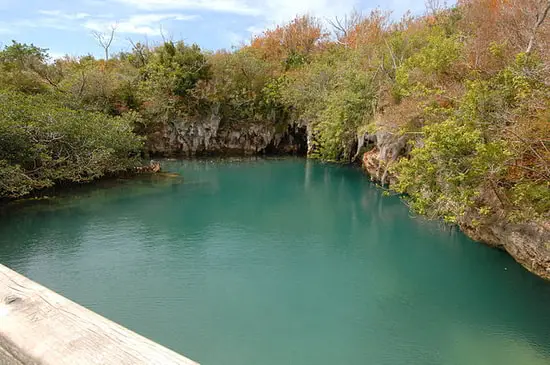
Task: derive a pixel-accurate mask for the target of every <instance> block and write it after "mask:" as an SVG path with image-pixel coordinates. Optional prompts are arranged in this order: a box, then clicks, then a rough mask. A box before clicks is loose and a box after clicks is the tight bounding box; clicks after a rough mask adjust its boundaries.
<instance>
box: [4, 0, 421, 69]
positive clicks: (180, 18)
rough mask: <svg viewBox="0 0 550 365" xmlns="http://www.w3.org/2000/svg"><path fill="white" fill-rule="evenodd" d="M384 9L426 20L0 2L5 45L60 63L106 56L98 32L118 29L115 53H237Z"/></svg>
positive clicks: (286, 7)
mask: <svg viewBox="0 0 550 365" xmlns="http://www.w3.org/2000/svg"><path fill="white" fill-rule="evenodd" d="M376 8H380V9H383V10H393V12H394V13H393V16H394V17H399V16H401V15H402V14H403V13H404V12H405V11H406V10H411V11H412V12H413V13H416V14H418V13H422V12H423V11H424V8H425V0H385V1H384V0H46V1H45V0H0V46H1V47H2V48H3V47H4V46H5V45H8V44H10V43H11V41H12V40H16V41H18V42H24V43H33V44H35V45H36V46H39V47H42V48H47V49H48V50H49V54H50V55H51V56H52V57H54V58H56V57H61V56H63V55H65V54H68V55H71V56H80V55H85V54H90V53H91V54H94V55H96V56H101V54H102V49H101V48H100V47H99V45H98V44H97V42H96V40H95V39H94V37H93V32H94V31H96V32H106V31H108V30H109V29H110V27H111V26H113V25H115V24H116V33H115V40H114V42H113V45H112V48H111V50H112V52H113V51H114V52H116V51H127V50H130V49H131V46H130V42H129V39H131V40H133V41H134V42H137V41H142V42H143V41H147V42H148V43H149V44H154V43H156V42H159V41H161V40H162V39H163V38H162V37H164V38H165V39H173V40H180V39H181V40H184V41H185V42H187V43H197V44H198V45H200V46H201V47H202V48H203V49H207V50H215V49H221V48H226V49H231V47H233V46H238V45H240V44H241V43H242V42H247V41H249V40H250V38H251V36H252V35H254V34H257V33H259V32H261V31H262V30H264V29H266V28H270V27H273V26H274V25H275V24H280V23H282V22H286V21H289V20H291V19H292V18H294V16H296V15H298V14H310V15H314V16H318V17H319V18H321V19H324V20H326V19H334V17H335V16H339V17H342V16H343V15H345V14H348V13H350V12H351V11H353V10H354V9H355V10H357V11H360V12H363V13H368V12H370V11H371V10H373V9H376ZM112 52H111V53H112Z"/></svg>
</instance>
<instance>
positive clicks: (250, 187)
mask: <svg viewBox="0 0 550 365" xmlns="http://www.w3.org/2000/svg"><path fill="white" fill-rule="evenodd" d="M163 167H164V168H165V169H167V170H169V171H171V172H174V173H178V174H180V175H181V176H183V180H182V179H180V178H177V177H176V178H174V177H171V178H161V177H158V178H157V177H153V178H146V177H143V178H140V179H135V180H125V181H118V182H109V183H106V184H100V185H97V186H94V187H86V188H80V189H75V190H72V191H70V192H68V193H65V194H63V195H62V196H59V197H56V198H52V199H49V200H46V201H40V202H30V203H25V204H19V205H17V206H15V207H13V206H12V207H9V208H7V209H4V211H3V214H2V215H1V216H0V261H1V262H2V263H3V264H6V265H8V266H10V267H12V268H14V269H15V270H17V271H19V272H21V273H23V274H25V275H27V276H29V277H31V278H32V279H34V280H37V281H38V282H40V283H42V284H44V285H46V286H48V287H50V288H52V289H54V290H57V291H59V292H61V293H62V294H64V295H66V296H68V297H69V298H71V299H73V300H75V301H77V302H79V303H81V304H83V305H85V306H87V307H89V308H91V309H93V310H95V311H97V312H99V313H102V314H104V315H105V316H107V317H109V318H111V319H113V320H115V321H117V322H120V323H122V324H123V325H125V326H127V327H130V328H132V329H134V330H136V331H138V332H139V333H142V334H144V335H146V336H147V337H150V338H152V339H154V340H156V341H158V342H160V343H162V344H164V345H166V346H168V347H170V348H173V349H174V350H176V351H179V352H182V353H185V354H186V355H187V356H190V357H192V358H194V359H196V360H198V361H200V362H201V363H202V364H205V365H208V364H211V365H214V364H224V365H232V364H239V365H240V364H265V365H270V364H306V365H307V364H316V365H322V364H334V363H338V364H358V363H368V364H422V365H424V364H468V365H471V364H480V365H481V364H504V365H506V364H510V365H512V364H513V365H516V364H548V363H550V341H548V338H550V311H548V303H550V284H548V283H546V282H543V281H542V280H539V279H538V278H536V277H534V276H533V275H531V274H529V273H527V272H526V271H525V270H523V269H522V268H521V267H520V266H519V265H517V264H516V263H515V262H513V260H512V259H511V258H510V257H508V256H507V255H506V254H504V253H503V252H500V251H496V250H493V249H490V248H488V247H486V246H483V245H480V244H477V243H474V242H472V241H470V240H469V239H467V238H466V237H465V236H464V235H462V234H461V233H460V232H457V231H456V230H454V229H451V228H449V227H445V226H443V225H441V224H439V223H436V222H426V221H424V220H422V219H420V218H415V217H411V216H410V214H409V212H408V211H407V208H406V207H405V206H404V205H403V203H402V202H400V201H399V199H398V198H397V197H383V196H382V195H381V192H380V191H379V190H378V189H377V188H376V187H374V186H373V185H371V184H370V183H369V181H368V179H367V178H366V177H365V176H363V175H362V173H361V172H360V171H357V170H355V169H352V168H346V167H339V166H333V165H323V164H320V163H316V162H312V161H304V160H300V159H283V160H257V159H255V160H243V159H237V160H231V159H230V160H214V161H210V160H199V161H165V162H164V164H163Z"/></svg>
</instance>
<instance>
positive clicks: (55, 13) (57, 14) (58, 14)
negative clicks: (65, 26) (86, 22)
mask: <svg viewBox="0 0 550 365" xmlns="http://www.w3.org/2000/svg"><path fill="white" fill-rule="evenodd" d="M38 12H39V13H40V14H42V15H47V16H50V17H54V18H58V19H66V20H79V19H84V18H88V17H90V14H88V13H65V12H63V11H61V10H39V11H38Z"/></svg>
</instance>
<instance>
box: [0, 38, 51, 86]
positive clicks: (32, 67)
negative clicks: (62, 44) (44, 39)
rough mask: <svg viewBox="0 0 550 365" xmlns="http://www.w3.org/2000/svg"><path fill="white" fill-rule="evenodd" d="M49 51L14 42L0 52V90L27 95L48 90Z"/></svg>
mask: <svg viewBox="0 0 550 365" xmlns="http://www.w3.org/2000/svg"><path fill="white" fill-rule="evenodd" d="M47 59H48V54H47V50H46V49H43V48H38V47H36V46H35V45H33V44H31V45H27V44H22V43H18V42H16V41H12V44H11V45H9V46H5V47H4V49H3V50H2V51H0V89H12V90H17V91H22V92H27V93H40V92H44V91H46V90H47V74H48V66H47V65H46V64H45V62H46V60H47Z"/></svg>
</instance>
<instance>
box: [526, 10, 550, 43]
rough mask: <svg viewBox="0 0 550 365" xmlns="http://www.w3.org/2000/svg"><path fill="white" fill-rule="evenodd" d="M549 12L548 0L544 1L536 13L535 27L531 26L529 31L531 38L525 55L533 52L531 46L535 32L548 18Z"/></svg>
mask: <svg viewBox="0 0 550 365" xmlns="http://www.w3.org/2000/svg"><path fill="white" fill-rule="evenodd" d="M549 12H550V0H546V1H545V4H544V7H543V8H542V9H541V11H540V12H539V13H537V20H536V22H535V25H534V26H533V30H532V31H531V37H530V38H529V45H528V46H527V49H526V50H525V53H531V51H532V50H533V46H534V44H535V37H536V35H537V30H538V29H539V28H540V26H541V25H542V23H543V22H544V20H545V19H546V17H547V16H548V13H549Z"/></svg>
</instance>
